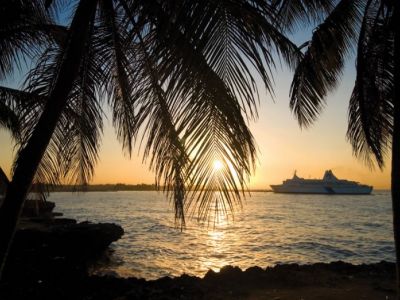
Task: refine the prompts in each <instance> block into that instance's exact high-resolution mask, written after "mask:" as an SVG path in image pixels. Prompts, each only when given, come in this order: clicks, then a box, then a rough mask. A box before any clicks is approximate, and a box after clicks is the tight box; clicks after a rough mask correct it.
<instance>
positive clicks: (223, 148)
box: [147, 7, 255, 219]
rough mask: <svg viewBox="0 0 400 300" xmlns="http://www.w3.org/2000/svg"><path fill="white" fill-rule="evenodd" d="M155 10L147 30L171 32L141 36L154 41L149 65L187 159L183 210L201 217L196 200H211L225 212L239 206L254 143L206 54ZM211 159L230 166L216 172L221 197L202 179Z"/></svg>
mask: <svg viewBox="0 0 400 300" xmlns="http://www.w3.org/2000/svg"><path fill="white" fill-rule="evenodd" d="M157 9H158V14H157V22H159V23H158V24H157V26H151V27H150V29H152V28H155V30H159V31H164V29H165V28H169V30H170V31H171V32H168V33H166V34H165V32H157V31H154V30H153V31H151V34H148V35H147V36H148V37H149V38H151V37H153V38H154V39H155V40H156V42H155V45H156V47H155V49H154V50H153V52H152V55H154V57H157V60H154V61H158V68H157V71H158V74H160V76H161V80H160V81H161V82H164V85H165V88H166V92H167V95H168V97H169V99H170V101H169V107H170V111H171V115H172V116H173V119H174V120H177V123H176V126H177V128H178V132H179V133H180V135H181V136H182V140H183V141H185V147H186V148H187V149H188V154H189V158H190V160H191V163H190V168H189V172H188V173H187V174H188V175H189V176H190V183H191V184H190V190H191V191H192V192H193V194H192V196H191V197H190V199H191V200H189V201H188V202H187V205H186V206H185V207H186V210H188V209H193V211H197V212H198V213H199V214H200V216H201V218H203V219H204V218H206V217H207V216H208V213H210V211H209V210H207V209H205V210H203V209H202V207H203V206H202V205H197V204H198V203H199V202H201V201H204V203H208V204H210V203H211V202H212V201H214V203H219V207H223V206H225V207H230V208H232V207H233V205H234V203H240V200H241V198H240V193H239V189H243V188H245V181H244V178H245V176H246V175H244V174H250V173H251V171H252V163H253V162H254V159H255V146H254V140H253V138H252V135H251V133H250V131H249V129H248V127H247V125H246V122H245V120H244V118H243V116H242V111H243V109H244V108H243V107H241V105H240V103H241V101H240V100H238V98H236V97H235V95H234V94H233V92H232V91H230V90H229V88H228V87H227V85H226V84H225V82H224V81H223V79H222V78H220V77H219V76H218V74H217V73H216V72H215V71H214V70H213V69H212V67H210V63H209V61H210V60H209V59H207V57H206V55H205V54H203V53H202V52H201V51H200V50H199V49H196V48H199V46H197V47H196V45H193V44H192V43H191V42H190V39H188V38H186V36H185V35H184V34H183V33H182V32H181V31H180V30H179V26H178V25H177V24H170V23H169V22H170V20H173V18H172V17H171V18H170V17H167V16H166V13H165V12H164V11H163V10H162V8H160V7H158V8H157ZM161 24H162V25H161ZM160 53H161V54H162V55H161V56H160V55H159V54H160ZM216 157H219V158H220V159H221V160H222V161H225V162H226V164H227V165H231V166H233V167H232V168H228V169H226V172H223V173H221V174H220V175H221V176H222V177H221V180H220V181H219V182H220V185H219V188H222V189H224V192H225V193H223V197H219V196H218V197H217V196H216V193H214V192H216V191H215V187H216V185H215V184H214V182H213V181H212V180H210V179H209V178H205V177H206V176H207V174H208V173H209V172H210V171H212V169H213V168H212V161H211V160H212V159H215V158H216ZM234 159H235V160H237V161H233V160H234ZM210 191H213V193H212V194H210ZM210 195H214V196H216V197H211V196H210ZM197 196H199V197H197ZM210 201H211V202H210ZM215 201H216V202H215ZM220 201H222V202H223V203H222V202H221V203H220ZM206 207H210V206H208V205H206Z"/></svg>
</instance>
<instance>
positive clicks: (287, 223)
mask: <svg viewBox="0 0 400 300" xmlns="http://www.w3.org/2000/svg"><path fill="white" fill-rule="evenodd" d="M50 200H51V201H55V202H56V205H57V206H56V211H59V212H62V213H64V215H65V216H66V217H72V218H76V219H77V220H79V221H86V220H89V221H93V222H114V223H117V224H120V225H122V227H123V228H124V230H125V235H124V236H123V238H122V239H120V240H119V241H117V242H116V243H114V244H113V245H112V248H113V249H114V252H113V255H112V263H111V265H110V266H107V267H103V269H102V271H112V272H115V273H117V274H118V275H120V276H136V277H143V278H146V279H155V278H159V277H161V276H166V275H169V276H179V275H181V274H182V273H187V274H190V275H197V276H203V275H204V274H205V273H206V272H207V270H209V269H213V270H214V271H218V270H219V269H220V268H221V267H222V266H224V265H235V266H239V267H241V268H242V269H246V268H248V267H250V266H254V265H258V266H261V267H266V266H270V265H275V264H277V263H294V262H295V263H314V262H330V261H336V260H344V261H347V262H351V263H372V262H378V261H381V260H387V261H394V244H393V241H392V239H393V238H392V222H391V202H390V193H389V192H381V191H377V192H375V193H374V194H372V195H367V196H365V195H364V196H337V195H336V196H335V195H285V194H273V193H262V192H259V193H253V194H252V197H251V198H248V199H247V200H246V203H245V204H244V205H243V210H242V211H239V210H238V211H237V212H236V213H235V219H234V221H229V222H228V223H227V222H224V221H223V222H221V223H220V224H217V225H216V226H215V227H209V228H207V227H201V226H198V225H197V222H195V221H192V222H190V221H189V222H188V224H187V229H186V230H185V231H183V232H180V231H179V230H178V229H175V228H174V219H173V212H172V209H171V205H170V203H169V202H168V201H167V200H166V199H165V197H164V195H163V194H162V193H157V192H147V191H146V192H141V191H139V192H89V193H79V194H73V193H54V194H52V195H51V197H50Z"/></svg>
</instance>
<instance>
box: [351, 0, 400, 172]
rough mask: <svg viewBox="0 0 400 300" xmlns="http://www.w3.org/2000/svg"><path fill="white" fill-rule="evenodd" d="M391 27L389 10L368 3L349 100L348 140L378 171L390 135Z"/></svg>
mask: <svg viewBox="0 0 400 300" xmlns="http://www.w3.org/2000/svg"><path fill="white" fill-rule="evenodd" d="M394 24H395V21H394V20H393V12H392V11H391V8H390V7H386V6H385V5H384V4H379V3H378V1H370V5H369V6H368V7H367V9H366V11H365V15H364V18H363V23H362V27H361V32H360V37H359V42H358V53H357V78H356V83H355V87H354V90H353V93H352V96H351V99H350V106H349V116H348V119H349V125H348V130H347V138H348V139H349V141H350V143H351V145H352V147H353V152H354V154H355V155H356V156H357V157H360V158H362V159H363V160H364V161H365V162H366V163H367V164H369V165H370V166H373V161H372V160H371V156H373V157H374V158H375V160H376V162H377V164H378V166H379V167H380V168H382V167H383V166H384V161H385V155H386V153H387V152H388V150H389V149H390V146H391V139H392V134H393V106H394V103H393V99H394Z"/></svg>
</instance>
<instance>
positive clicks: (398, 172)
mask: <svg viewBox="0 0 400 300" xmlns="http://www.w3.org/2000/svg"><path fill="white" fill-rule="evenodd" d="M399 17H400V3H399V1H394V18H393V20H398V18H399ZM393 22H395V21H393ZM394 26H395V27H394V28H395V35H394V101H393V103H394V117H393V123H394V126H393V141H392V207H393V232H394V243H395V247H396V276H397V299H398V300H400V27H399V26H396V25H394Z"/></svg>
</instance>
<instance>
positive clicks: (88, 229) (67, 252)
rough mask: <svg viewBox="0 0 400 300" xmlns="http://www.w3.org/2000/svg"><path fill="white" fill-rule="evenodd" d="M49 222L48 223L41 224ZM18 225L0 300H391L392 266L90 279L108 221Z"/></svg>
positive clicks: (116, 230) (107, 239) (110, 232)
mask: <svg viewBox="0 0 400 300" xmlns="http://www.w3.org/2000/svg"><path fill="white" fill-rule="evenodd" d="M49 222H50V221H49ZM51 222H53V223H51V224H43V221H40V222H36V223H35V222H32V220H31V221H29V222H26V223H25V224H24V223H21V224H20V229H19V230H18V232H17V234H16V239H15V243H14V246H13V249H12V251H11V254H10V259H9V262H8V264H7V268H6V272H5V274H4V278H3V280H2V282H1V283H0V299H1V300H14V299H41V300H44V299H60V300H64V299H65V300H66V299H77V300H81V299H82V300H83V299H85V300H89V299H92V300H95V299H98V300H103V299H104V300H105V299H115V300H117V299H118V300H134V299H135V300H136V299H271V300H284V299H287V300H288V299H303V300H313V299H327V300H330V299H331V300H333V299H338V300H339V299H340V300H350V299H352V300H353V299H367V300H369V299H371V300H372V299H373V300H377V299H382V300H386V299H395V277H394V276H395V275H394V274H395V272H394V271H395V265H394V264H393V263H388V262H381V263H377V264H369V265H351V264H347V263H344V262H334V263H329V264H325V263H319V264H313V265H297V264H289V265H277V266H275V267H271V268H266V269H263V268H260V267H252V268H249V269H247V270H245V271H242V270H241V269H239V268H237V267H232V266H226V267H224V268H222V269H221V270H220V272H218V273H216V272H213V271H209V272H208V273H207V274H205V276H204V277H203V278H199V277H192V276H188V275H182V276H180V277H176V278H169V277H164V278H160V279H158V280H153V281H146V280H144V279H137V278H117V277H112V276H90V275H89V274H88V271H87V270H88V266H89V265H90V264H91V263H92V262H93V261H95V260H96V258H97V257H99V256H100V255H101V254H102V253H103V251H104V250H105V249H106V248H107V247H108V245H109V244H110V243H111V242H113V241H115V240H117V239H119V238H120V237H121V236H122V234H123V230H122V228H121V227H120V226H118V225H115V224H92V223H88V222H84V223H76V222H75V221H74V220H70V219H54V220H52V221H51Z"/></svg>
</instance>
